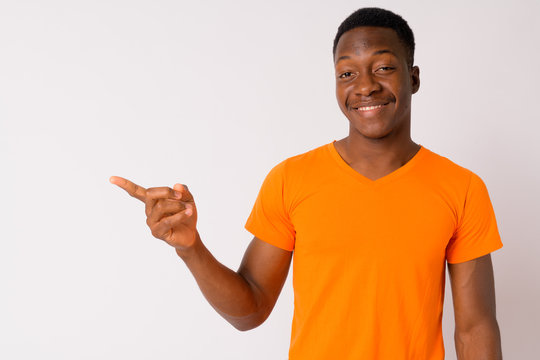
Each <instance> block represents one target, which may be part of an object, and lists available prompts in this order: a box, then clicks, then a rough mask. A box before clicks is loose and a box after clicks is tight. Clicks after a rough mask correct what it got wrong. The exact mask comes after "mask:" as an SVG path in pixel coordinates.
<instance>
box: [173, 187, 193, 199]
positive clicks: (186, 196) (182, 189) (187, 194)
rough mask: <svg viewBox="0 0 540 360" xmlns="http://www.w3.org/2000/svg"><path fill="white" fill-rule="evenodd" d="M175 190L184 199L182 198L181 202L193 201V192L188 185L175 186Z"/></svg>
mask: <svg viewBox="0 0 540 360" xmlns="http://www.w3.org/2000/svg"><path fill="white" fill-rule="evenodd" d="M173 189H174V190H176V191H178V192H180V193H181V194H182V197H181V198H180V200H183V201H193V195H191V192H190V191H189V189H188V187H187V185H185V184H174V186H173Z"/></svg>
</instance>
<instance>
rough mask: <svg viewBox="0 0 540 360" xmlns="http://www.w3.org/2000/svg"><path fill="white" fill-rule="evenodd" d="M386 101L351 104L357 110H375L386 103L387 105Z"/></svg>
mask: <svg viewBox="0 0 540 360" xmlns="http://www.w3.org/2000/svg"><path fill="white" fill-rule="evenodd" d="M388 104H389V103H388V102H385V103H380V102H379V103H369V104H356V105H354V106H352V108H353V109H354V110H357V111H371V110H377V109H380V108H382V107H384V106H386V105H388Z"/></svg>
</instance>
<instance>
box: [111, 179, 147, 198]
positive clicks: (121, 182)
mask: <svg viewBox="0 0 540 360" xmlns="http://www.w3.org/2000/svg"><path fill="white" fill-rule="evenodd" d="M109 181H110V182H111V183H112V184H114V185H117V186H119V187H121V188H122V189H124V190H125V191H126V192H127V193H128V194H129V195H131V196H133V197H134V198H136V199H139V200H141V201H142V202H144V201H146V189H145V188H143V187H142V186H139V185H137V184H135V183H132V182H131V181H129V180H128V179H124V178H122V177H120V176H111V177H110V179H109Z"/></svg>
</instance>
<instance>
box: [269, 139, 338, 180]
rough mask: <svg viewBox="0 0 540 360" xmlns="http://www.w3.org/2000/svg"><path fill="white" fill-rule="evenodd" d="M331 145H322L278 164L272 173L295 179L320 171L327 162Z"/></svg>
mask: <svg viewBox="0 0 540 360" xmlns="http://www.w3.org/2000/svg"><path fill="white" fill-rule="evenodd" d="M330 144H331V143H330ZM330 144H324V145H320V146H318V147H316V148H313V149H310V150H307V151H305V152H303V153H300V154H297V155H293V156H290V157H288V158H286V159H284V160H282V161H280V162H279V163H278V164H276V165H275V166H274V167H273V168H272V170H271V172H279V173H281V174H283V175H284V176H287V177H295V176H297V175H300V174H306V173H307V172H309V171H312V170H314V169H318V168H320V167H321V165H322V164H324V163H325V162H326V161H327V160H326V159H327V155H328V154H327V152H328V146H329V145H330Z"/></svg>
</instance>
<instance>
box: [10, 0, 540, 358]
mask: <svg viewBox="0 0 540 360" xmlns="http://www.w3.org/2000/svg"><path fill="white" fill-rule="evenodd" d="M367 5H375V6H380V7H385V8H388V9H390V10H393V11H395V12H396V13H398V14H401V15H402V16H403V17H404V18H405V19H406V20H407V21H408V22H409V24H410V26H411V27H412V29H413V31H414V33H415V36H416V43H417V51H416V61H415V62H416V64H417V65H418V66H419V67H420V70H421V73H420V74H421V87H420V91H419V92H418V93H417V94H416V95H414V97H413V115H412V137H413V139H414V140H415V141H416V142H418V143H420V144H422V145H424V146H425V147H427V148H428V149H430V150H432V151H434V152H436V153H438V154H441V155H443V156H446V157H448V158H450V159H451V160H453V161H454V162H456V163H458V164H460V165H462V166H464V167H466V168H469V169H470V170H472V171H474V172H475V173H477V174H478V175H479V176H481V178H482V179H483V180H484V181H485V183H486V185H487V187H488V190H489V192H490V196H491V199H492V203H493V206H494V208H495V213H496V216H497V220H498V224H499V231H500V233H501V236H502V239H503V243H504V247H503V249H501V250H499V251H497V252H495V253H493V254H492V257H493V263H494V268H495V277H496V292H497V312H498V320H499V324H500V328H501V333H502V340H503V350H504V355H505V358H507V359H531V358H532V357H533V356H536V355H537V354H538V353H539V352H540V347H539V345H538V339H539V331H538V323H539V322H540V311H539V307H538V304H539V303H540V286H539V281H538V275H539V273H540V272H539V270H540V263H539V262H538V261H537V260H538V257H539V255H540V252H539V250H540V245H539V241H540V227H539V226H538V220H539V214H540V205H539V204H540V191H539V189H538V185H539V184H540V169H539V163H540V161H539V154H540V146H539V141H538V136H539V131H540V126H539V121H540V116H539V115H538V104H539V102H540V100H539V96H540V91H539V89H538V85H539V84H540V70H539V69H540V66H539V64H540V53H539V47H538V41H539V35H540V25H539V24H540V3H539V2H538V1H512V2H510V1H475V2H473V1H453V2H451V3H450V2H434V1H407V2H403V1H379V2H371V1H365V2H358V1H318V2H314V1H296V2H294V1H284V0H280V1H247V0H246V1H227V2H225V1H217V0H213V1H198V2H191V1H190V2H187V1H172V0H171V1H164V0H161V1H157V0H152V1H132V0H131V1H127V0H126V1H119V0H107V1H58V0H56V1H52V0H51V1H23V0H16V1H15V0H13V1H6V0H3V1H1V2H0V156H1V158H0V160H1V168H0V169H1V177H0V179H1V180H0V181H1V187H2V190H3V193H2V197H1V201H2V203H3V204H2V210H0V211H1V213H0V219H1V220H0V221H1V226H0V358H2V359H55V360H59V359H132V360H136V359H285V358H286V357H287V351H288V346H289V336H290V325H291V318H292V302H293V296H292V289H291V281H290V280H291V279H290V277H289V279H288V281H287V283H286V284H285V287H284V290H283V292H282V295H281V297H280V298H279V300H278V303H277V305H276V308H275V309H274V312H273V313H272V315H271V316H270V318H269V319H268V320H267V322H266V323H264V324H263V325H262V326H260V327H259V328H256V329H254V330H252V331H249V332H239V331H237V330H235V329H234V328H233V327H232V326H230V325H229V324H228V323H226V321H225V320H223V319H222V318H220V317H219V315H217V313H215V312H214V310H213V309H212V308H211V307H210V305H208V303H207V302H206V300H205V299H204V297H203V296H202V294H201V293H200V291H199V289H198V287H197V285H196V283H195V281H194V279H193V278H192V277H191V275H190V273H189V271H188V270H187V268H186V267H185V265H184V264H183V262H182V261H181V260H180V259H179V258H177V256H176V254H175V253H174V251H173V249H172V248H170V247H168V246H167V245H166V244H164V243H163V242H161V241H159V240H156V239H154V238H153V237H152V236H151V234H150V231H149V229H148V228H147V227H146V224H145V216H144V210H143V206H142V203H139V202H138V201H137V200H135V199H133V198H130V197H129V196H127V194H125V193H123V192H122V191H121V190H120V189H119V188H116V187H115V186H113V185H111V184H110V183H109V182H108V178H109V177H110V176H111V175H119V176H124V177H127V178H129V179H131V180H133V181H135V182H137V183H139V184H141V185H143V186H146V187H152V186H172V185H173V184H174V183H176V182H180V183H185V184H188V185H189V187H190V190H191V191H192V193H193V194H194V196H195V199H196V202H197V206H198V211H199V223H198V228H199V231H200V233H201V236H202V238H203V241H204V242H205V244H206V245H207V247H208V248H209V249H210V250H211V251H212V252H213V254H214V255H215V256H216V257H217V258H218V259H219V260H220V261H222V262H223V263H224V264H225V265H227V266H229V267H231V268H233V269H235V270H236V269H237V267H238V265H239V263H240V260H241V258H242V255H243V252H244V250H245V248H246V246H247V245H248V243H249V241H250V240H251V239H252V235H251V234H249V233H248V232H247V231H246V230H245V229H244V228H243V226H244V224H245V221H246V219H247V217H248V215H249V212H250V210H251V207H252V206H253V203H254V201H255V197H256V195H257V193H258V190H259V187H260V185H261V183H262V180H263V179H264V177H265V176H266V174H267V173H268V171H269V170H270V169H271V168H272V167H273V166H274V165H275V164H277V163H278V162H280V161H281V160H283V159H285V158H287V157H290V156H293V155H296V154H299V153H302V152H305V151H308V150H311V149H313V148H315V147H317V146H320V145H323V144H326V143H328V142H331V141H332V140H337V139H341V138H343V137H344V136H346V135H347V133H348V122H347V119H346V118H345V117H344V116H343V115H342V114H341V112H340V110H339V108H338V106H337V103H336V100H335V94H334V74H333V63H332V41H333V38H334V36H335V33H336V30H337V27H338V25H339V24H340V23H341V21H342V20H344V19H345V18H346V17H347V16H348V15H349V14H350V13H351V12H353V11H354V10H356V9H357V8H358V7H361V6H367ZM444 311H445V313H444V319H443V320H444V321H443V326H444V336H445V344H446V349H447V359H455V351H454V343H453V334H452V333H453V327H454V324H453V313H452V306H451V297H450V287H449V283H447V297H446V302H445V309H444Z"/></svg>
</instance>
